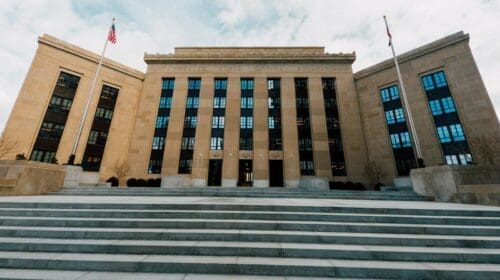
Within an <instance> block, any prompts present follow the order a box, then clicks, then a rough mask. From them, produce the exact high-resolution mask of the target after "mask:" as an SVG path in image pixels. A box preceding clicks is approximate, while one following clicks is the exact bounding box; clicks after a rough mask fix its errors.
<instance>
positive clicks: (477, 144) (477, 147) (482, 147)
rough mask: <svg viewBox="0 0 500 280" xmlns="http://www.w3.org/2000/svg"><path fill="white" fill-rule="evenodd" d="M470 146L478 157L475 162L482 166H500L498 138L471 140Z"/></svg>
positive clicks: (484, 136)
mask: <svg viewBox="0 0 500 280" xmlns="http://www.w3.org/2000/svg"><path fill="white" fill-rule="evenodd" d="M469 144H470V146H471V148H472V150H473V151H474V155H475V156H476V158H475V161H476V162H477V163H478V164H482V165H498V164H500V162H499V158H500V145H499V139H498V137H496V136H486V135H483V136H478V137H474V138H471V139H470V140H469Z"/></svg>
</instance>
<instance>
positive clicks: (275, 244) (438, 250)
mask: <svg viewBox="0 0 500 280" xmlns="http://www.w3.org/2000/svg"><path fill="white" fill-rule="evenodd" d="M0 243H25V244H54V245H57V244H66V245H102V246H105V245H117V246H120V245H121V246H125V245H126V246H172V247H219V248H220V247H222V248H224V247H228V248H280V249H302V250H349V251H380V252H420V253H446V254H499V255H500V249H484V248H450V247H414V246H381V245H350V244H304V243H283V242H236V241H175V240H122V239H56V238H16V237H0ZM0 250H1V248H0Z"/></svg>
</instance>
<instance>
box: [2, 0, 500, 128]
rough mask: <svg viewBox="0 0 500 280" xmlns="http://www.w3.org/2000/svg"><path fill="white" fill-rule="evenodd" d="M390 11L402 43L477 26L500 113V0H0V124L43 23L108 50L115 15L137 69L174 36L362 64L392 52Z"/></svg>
mask: <svg viewBox="0 0 500 280" xmlns="http://www.w3.org/2000/svg"><path fill="white" fill-rule="evenodd" d="M384 14H385V15H387V17H388V19H389V23H390V25H391V32H392V34H393V40H394V44H395V46H396V51H398V52H404V51H407V50H410V49H412V48H415V47H417V46H420V45H423V44H426V43H428V42H431V41H433V40H436V39H439V38H441V37H444V36H446V35H449V34H451V33H455V32H457V31H460V30H463V31H464V32H466V33H470V35H471V41H470V44H471V47H472V51H473V54H474V56H475V58H476V62H477V63H478V65H479V70H480V72H481V74H482V76H483V80H484V82H485V84H486V88H487V89H488V91H489V94H490V96H491V98H492V101H493V103H494V106H495V108H496V111H497V114H499V111H500V66H499V65H500V38H499V37H500V36H499V34H500V0H469V1H466V0H454V1H453V0H448V1H446V0H432V1H428V0H418V1H415V0H412V1H406V0H399V1H382V0H377V1H367V0H363V1H350V0H341V1H335V0H331V1H319V0H303V1H301V0H289V1H272V0H262V1H261V0H249V1H223V0H221V1H217V0H210V1H204V0H197V1H195V0H193V1H189V0H186V1H165V0H158V1H155V0H141V1H127V0H119V1H113V0H106V1H104V0H100V1H92V0H87V1H84V0H79V1H76V0H75V1H71V0H26V1H24V0H0V38H1V41H0V131H2V130H3V128H4V126H5V123H6V121H7V118H8V115H9V114H10V111H11V109H12V106H13V104H14V102H15V99H16V96H17V94H18V93H19V89H20V88H21V85H22V83H23V80H24V78H25V76H26V73H27V71H28V68H29V66H30V64H31V61H32V59H33V56H34V53H35V50H36V47H37V36H39V35H41V34H43V33H47V34H50V35H53V36H55V37H58V38H60V39H62V40H64V41H67V42H70V43H73V44H76V45H78V46H81V47H83V48H86V49H89V50H91V51H94V52H97V53H100V52H101V49H102V45H103V43H104V40H105V38H106V34H107V31H108V28H109V23H110V20H111V18H112V17H116V18H117V23H116V29H117V33H118V43H117V44H116V45H114V46H112V47H110V48H108V52H107V54H106V56H107V57H109V58H112V59H114V60H116V61H118V62H121V63H124V64H126V65H129V66H131V67H135V68H137V69H139V70H145V69H146V64H145V63H144V61H143V55H144V52H148V53H169V52H173V48H174V46H311V45H315V46H325V47H326V50H327V51H328V52H352V51H356V55H357V60H356V62H355V63H354V70H355V71H356V70H360V69H362V68H364V67H366V66H370V65H372V64H374V63H377V62H380V61H382V60H384V59H387V58H390V57H391V53H390V49H389V48H388V47H387V38H386V34H385V27H384V23H383V20H382V16H383V15H384Z"/></svg>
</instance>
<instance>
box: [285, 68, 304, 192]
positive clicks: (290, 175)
mask: <svg viewBox="0 0 500 280" xmlns="http://www.w3.org/2000/svg"><path fill="white" fill-rule="evenodd" d="M281 124H282V127H283V129H282V135H283V169H284V183H285V187H297V186H298V185H299V180H300V167H299V154H298V150H299V143H298V132H297V110H296V106H295V82H294V79H293V77H283V78H282V79H281Z"/></svg>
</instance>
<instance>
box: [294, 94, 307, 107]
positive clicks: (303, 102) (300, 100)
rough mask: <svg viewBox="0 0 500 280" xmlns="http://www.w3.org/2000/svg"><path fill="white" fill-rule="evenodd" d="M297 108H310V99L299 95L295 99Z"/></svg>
mask: <svg viewBox="0 0 500 280" xmlns="http://www.w3.org/2000/svg"><path fill="white" fill-rule="evenodd" d="M295 104H296V106H297V108H309V101H308V99H307V97H297V98H296V99H295Z"/></svg>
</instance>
